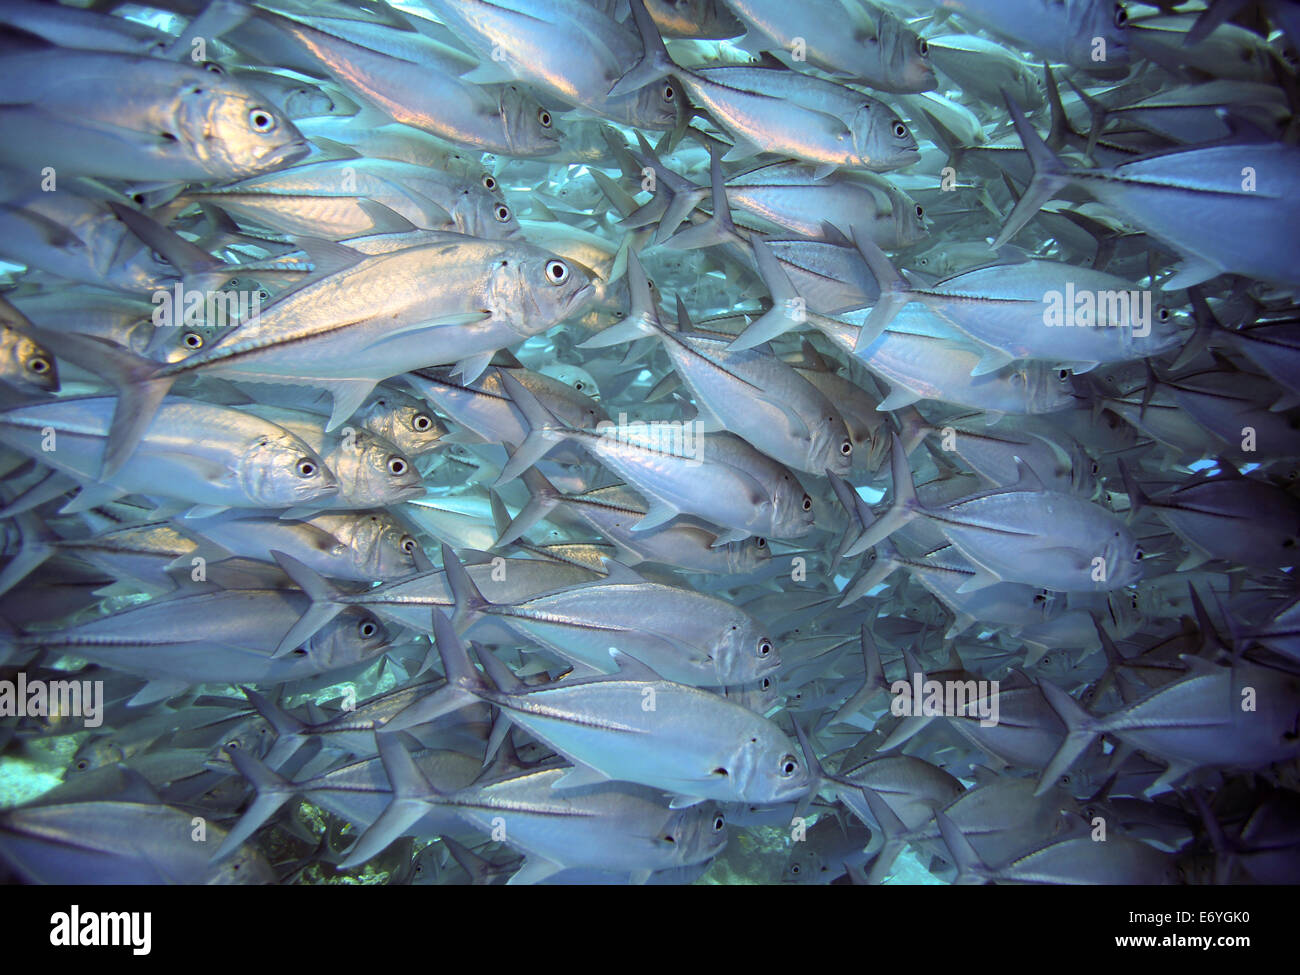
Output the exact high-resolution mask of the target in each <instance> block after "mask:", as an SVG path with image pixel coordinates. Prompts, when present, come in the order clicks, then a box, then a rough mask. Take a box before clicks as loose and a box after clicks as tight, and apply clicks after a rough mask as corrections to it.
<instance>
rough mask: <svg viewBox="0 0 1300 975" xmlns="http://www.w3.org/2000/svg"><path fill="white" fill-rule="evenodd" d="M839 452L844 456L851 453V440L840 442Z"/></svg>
mask: <svg viewBox="0 0 1300 975" xmlns="http://www.w3.org/2000/svg"><path fill="white" fill-rule="evenodd" d="M840 453H841V454H843V455H844V456H845V457H847V456H849V454H851V453H853V441H852V440H845V441H844V443H842V444H840Z"/></svg>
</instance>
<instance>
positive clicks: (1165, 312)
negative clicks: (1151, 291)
mask: <svg viewBox="0 0 1300 975" xmlns="http://www.w3.org/2000/svg"><path fill="white" fill-rule="evenodd" d="M1156 317H1157V318H1159V319H1160V323H1161V324H1162V325H1163V324H1164V323H1165V322H1167V321H1169V309H1168V308H1166V307H1165V306H1164V305H1161V306H1160V308H1159V309H1158V310H1157V311H1156Z"/></svg>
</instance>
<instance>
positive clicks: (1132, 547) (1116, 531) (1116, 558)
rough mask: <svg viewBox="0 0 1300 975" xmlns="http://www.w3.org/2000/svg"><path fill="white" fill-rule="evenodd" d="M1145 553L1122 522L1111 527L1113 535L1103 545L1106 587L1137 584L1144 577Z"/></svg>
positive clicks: (1119, 587) (1122, 586)
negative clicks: (1143, 561)
mask: <svg viewBox="0 0 1300 975" xmlns="http://www.w3.org/2000/svg"><path fill="white" fill-rule="evenodd" d="M1144 554H1145V553H1144V552H1143V551H1142V546H1141V544H1140V543H1139V542H1138V540H1137V538H1136V537H1135V536H1134V535H1133V533H1132V532H1130V531H1129V530H1128V528H1126V527H1125V526H1124V525H1122V524H1117V525H1115V527H1114V528H1112V529H1111V537H1110V538H1109V539H1107V541H1106V544H1105V546H1103V554H1102V557H1103V558H1104V559H1105V560H1106V583H1105V588H1107V589H1123V588H1124V587H1125V586H1131V585H1134V584H1136V583H1137V582H1138V581H1139V580H1140V579H1141V578H1142V570H1143V565H1142V558H1143V555H1144Z"/></svg>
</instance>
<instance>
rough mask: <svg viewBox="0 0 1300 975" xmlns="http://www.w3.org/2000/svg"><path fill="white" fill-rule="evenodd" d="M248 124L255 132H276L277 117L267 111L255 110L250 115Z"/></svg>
mask: <svg viewBox="0 0 1300 975" xmlns="http://www.w3.org/2000/svg"><path fill="white" fill-rule="evenodd" d="M248 124H249V126H250V127H251V128H252V130H253V131H254V132H262V133H267V132H274V131H275V126H276V122H275V116H274V115H272V114H271V113H270V112H268V111H266V110H265V109H261V108H255V109H253V110H252V111H251V112H249V113H248Z"/></svg>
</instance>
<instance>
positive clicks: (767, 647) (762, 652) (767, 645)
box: [758, 640, 772, 657]
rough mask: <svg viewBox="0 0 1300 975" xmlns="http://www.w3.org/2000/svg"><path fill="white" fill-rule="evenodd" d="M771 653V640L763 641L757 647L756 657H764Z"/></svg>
mask: <svg viewBox="0 0 1300 975" xmlns="http://www.w3.org/2000/svg"><path fill="white" fill-rule="evenodd" d="M771 652H772V641H771V640H764V641H763V642H762V643H760V644H759V645H758V655H759V656H760V657H766V656H767V655H768V654H769V653H771Z"/></svg>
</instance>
